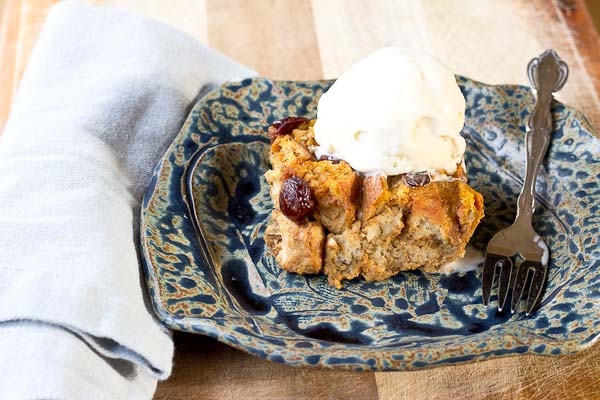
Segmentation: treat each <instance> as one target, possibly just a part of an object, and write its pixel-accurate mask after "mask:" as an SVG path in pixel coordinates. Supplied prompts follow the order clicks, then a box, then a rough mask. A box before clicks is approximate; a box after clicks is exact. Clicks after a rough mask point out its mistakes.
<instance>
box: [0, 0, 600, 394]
mask: <svg viewBox="0 0 600 400" xmlns="http://www.w3.org/2000/svg"><path fill="white" fill-rule="evenodd" d="M55 2H57V0H4V3H5V4H4V10H3V13H2V19H1V21H2V26H1V27H0V28H1V29H0V30H1V35H0V90H1V96H0V129H1V127H2V126H3V125H4V122H5V121H6V118H7V116H8V112H9V109H10V104H11V102H12V99H13V98H14V94H15V92H16V88H17V85H18V82H19V79H20V77H21V76H22V73H23V70H24V68H25V66H26V64H27V60H28V57H29V53H30V52H31V49H32V46H33V44H34V43H35V40H36V38H37V36H38V34H39V32H40V30H41V27H42V22H43V19H44V16H45V15H46V14H47V12H48V8H49V7H50V6H51V5H52V4H53V3H55ZM87 2H89V3H94V4H99V5H110V6H115V7H119V8H123V9H127V10H130V11H132V12H137V13H141V14H144V15H146V16H149V17H152V18H156V19H160V20H162V21H164V22H166V23H168V24H171V25H173V26H175V27H177V28H179V29H181V30H183V31H184V32H186V33H188V34H190V35H191V36H193V37H194V38H196V39H197V40H199V41H201V42H204V43H206V44H208V45H210V46H211V47H214V48H216V49H217V50H219V51H221V52H223V53H225V54H227V55H228V56H230V57H232V58H234V59H236V60H238V61H240V62H242V63H244V64H246V65H248V66H250V67H252V68H254V69H256V70H257V71H259V72H260V74H261V75H264V76H267V77H271V78H275V79H295V80H304V79H319V78H323V77H325V78H334V77H336V76H337V75H338V74H339V73H340V72H342V71H343V70H345V69H346V68H348V67H349V66H350V65H351V64H352V63H353V62H355V61H356V60H358V59H360V58H361V57H363V56H364V55H366V54H368V53H369V52H370V51H372V50H375V49H377V48H379V47H382V46H385V45H404V46H411V47H419V48H422V49H424V50H426V51H429V52H430V53H432V54H434V55H435V56H437V57H438V58H440V59H441V60H442V61H444V62H445V63H447V64H448V65H449V66H450V67H451V68H452V69H453V70H454V71H456V72H457V73H461V74H464V75H466V76H469V77H471V78H474V79H477V80H480V81H483V82H488V83H522V84H526V76H525V72H524V71H525V69H524V67H525V65H526V63H527V61H528V60H529V58H531V57H532V56H534V55H537V54H539V53H540V52H541V51H543V50H544V49H545V48H548V47H552V48H554V49H556V50H557V51H558V52H559V54H560V55H561V57H562V58H563V59H565V60H566V61H567V62H568V63H569V65H570V68H571V75H570V78H569V82H568V83H567V85H566V87H565V89H564V91H563V92H561V95H560V99H561V100H562V101H564V102H566V103H568V104H570V105H572V106H574V107H576V108H579V109H580V110H582V111H583V112H584V113H585V114H586V115H587V117H588V118H589V120H590V121H591V122H592V124H593V125H594V126H595V127H596V130H598V127H600V98H599V96H598V93H600V39H599V37H598V34H597V33H596V31H595V30H594V29H593V26H592V23H591V19H590V17H589V15H588V14H587V11H586V8H585V6H584V4H583V2H582V1H580V0H574V1H566V0H564V1H560V2H553V1H549V0H530V1H529V0H503V1H502V0H495V1H494V0H447V1H443V2H442V1H435V0H422V1H419V2H415V1H411V0H381V1H376V0H313V1H310V0H287V1H284V0H253V1H248V0H178V1H175V0H172V1H167V0H147V1H144V2H140V1H135V0H88V1H87ZM174 338H175V344H176V352H175V367H174V370H173V375H172V376H171V377H170V378H169V379H168V380H167V381H165V382H161V383H160V384H159V386H158V390H157V392H156V396H155V398H156V399H165V400H166V399H169V400H170V399H196V398H202V399H321V398H323V399H463V398H464V399H471V398H472V399H488V398H493V399H600V345H595V346H594V347H592V348H590V349H588V350H585V351H582V352H580V353H578V354H574V355H569V356H563V357H548V358H545V357H539V356H522V357H508V358H501V359H495V360H489V361H484V362H478V363H471V364H465V365H456V366H448V367H439V368H434V369H428V370H422V371H415V372H382V373H369V372H366V373H358V372H346V371H329V370H321V369H307V368H292V367H287V366H282V365H276V364H272V363H269V362H267V361H264V360H261V359H257V358H255V357H252V356H249V355H247V354H245V353H242V352H240V351H237V350H234V349H231V348H229V347H227V346H225V345H223V344H221V343H218V342H216V341H214V340H212V339H209V338H205V337H201V336H194V335H189V334H181V333H176V334H175V335H174Z"/></svg>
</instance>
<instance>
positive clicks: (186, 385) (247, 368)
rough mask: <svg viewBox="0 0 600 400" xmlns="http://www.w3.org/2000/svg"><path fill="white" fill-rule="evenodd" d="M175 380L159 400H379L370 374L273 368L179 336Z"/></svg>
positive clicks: (163, 386) (164, 386)
mask: <svg viewBox="0 0 600 400" xmlns="http://www.w3.org/2000/svg"><path fill="white" fill-rule="evenodd" d="M174 339H175V361H174V367H173V374H172V375H171V377H170V378H169V379H168V380H167V381H165V382H161V383H159V385H158V389H157V391H156V395H155V399H160V400H162V399H164V400H167V399H168V400H179V399H196V398H202V399H224V398H227V399H255V398H264V399H271V398H274V399H280V398H287V399H289V398H292V399H317V398H346V399H365V400H368V399H376V398H377V388H376V384H375V375H374V374H373V373H371V372H364V373H363V372H349V371H332V370H325V369H320V368H299V367H289V366H286V365H281V364H276V363H272V362H269V361H266V360H262V359H259V358H257V357H253V356H251V355H249V354H246V353H244V352H241V351H239V350H236V349H233V348H231V347H229V346H226V345H224V344H222V343H219V342H217V341H216V340H214V339H211V338H208V337H205V336H200V335H192V334H187V333H180V332H176V333H175V335H174Z"/></svg>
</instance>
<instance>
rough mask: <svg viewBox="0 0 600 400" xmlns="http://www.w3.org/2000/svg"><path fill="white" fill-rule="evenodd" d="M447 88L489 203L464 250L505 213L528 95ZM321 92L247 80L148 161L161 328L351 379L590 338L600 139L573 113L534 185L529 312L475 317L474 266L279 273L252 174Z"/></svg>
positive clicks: (594, 328)
mask: <svg viewBox="0 0 600 400" xmlns="http://www.w3.org/2000/svg"><path fill="white" fill-rule="evenodd" d="M458 82H459V85H460V86H461V89H462V91H463V93H464V95H465V98H466V100H467V112H466V124H465V128H464V131H463V135H464V136H465V138H466V140H467V153H466V164H467V168H468V172H469V177H470V184H471V185H472V186H473V187H474V188H475V189H477V190H478V191H480V192H481V193H482V194H483V196H484V199H485V205H486V217H485V219H484V220H483V222H482V224H481V225H480V227H479V228H478V230H477V231H476V234H475V236H474V238H473V240H472V243H474V244H475V246H477V247H480V248H483V247H485V244H486V243H487V240H488V239H489V238H490V237H491V235H492V234H493V233H494V232H496V231H497V230H499V229H500V228H501V227H505V226H507V225H509V224H510V223H511V222H512V220H513V218H514V216H515V205H516V199H517V195H518V191H519V189H520V187H521V184H522V176H523V174H524V170H525V162H524V158H525V149H524V144H523V138H524V124H523V121H526V119H527V117H528V115H529V113H530V112H531V110H532V105H533V97H532V94H531V91H530V90H529V89H528V88H525V87H521V86H488V85H484V84H481V83H477V82H474V81H471V80H469V79H466V78H460V77H459V78H458ZM331 83H332V82H331V81H314V82H285V81H282V82H273V81H269V80H267V79H250V80H244V81H242V82H237V83H229V84H226V85H224V86H222V87H221V88H219V89H217V90H216V91H214V92H212V93H211V94H209V95H208V96H206V97H205V98H203V99H202V100H200V102H198V104H196V106H195V107H194V109H193V110H192V112H191V114H190V116H189V117H188V119H187V121H186V122H185V124H184V126H183V128H182V130H181V132H180V133H179V134H178V136H177V137H176V139H175V140H174V142H173V144H172V145H171V147H170V148H169V149H168V151H167V152H166V154H165V155H164V157H163V158H162V160H161V161H160V163H159V164H158V165H157V167H156V170H155V173H154V178H153V180H152V182H151V185H150V187H149V188H148V192H147V193H146V196H145V198H144V202H143V207H142V227H141V243H142V251H143V256H144V257H143V258H144V270H145V276H146V282H147V286H148V290H149V293H150V298H151V300H152V305H153V307H154V310H155V312H156V315H157V316H158V318H159V319H160V320H161V321H162V322H164V324H166V325H167V326H168V327H170V328H172V329H176V330H182V331H187V332H196V333H201V334H205V335H209V336H211V337H214V338H216V339H218V340H220V341H222V342H224V343H227V344H229V345H231V346H234V347H236V348H238V349H242V350H245V351H247V352H249V353H251V354H254V355H257V356H260V357H264V358H267V359H269V360H271V361H276V362H281V363H286V364H291V365H318V366H324V367H332V368H333V367H336V368H337V367H340V368H348V369H357V370H364V369H370V370H389V369H417V368H421V367H426V366H434V365H443V364H449V363H456V362H467V361H471V360H475V359H485V358H490V357H498V356H504V355H510V354H523V353H534V354H544V355H555V354H564V353H571V352H575V351H578V350H580V349H583V348H585V347H587V346H589V345H591V344H592V343H593V342H594V341H595V340H596V339H597V338H598V336H599V334H600V244H599V243H598V238H599V237H600V235H599V233H600V232H599V231H600V186H599V182H600V140H598V139H596V138H595V137H594V136H593V135H592V133H591V132H592V129H591V127H590V125H589V124H588V122H587V121H586V119H585V118H584V117H583V116H582V115H581V114H580V113H579V112H577V111H575V110H573V109H571V108H568V107H566V106H564V105H562V104H559V103H555V104H554V105H553V116H554V120H555V129H554V131H553V140H552V142H551V144H550V148H549V151H548V155H547V159H546V161H545V163H544V165H543V167H542V171H541V173H540V176H539V177H538V186H537V191H538V195H537V204H538V209H537V212H536V216H535V217H534V225H535V229H536V231H538V232H539V233H540V234H542V235H543V236H544V239H545V240H546V241H547V243H548V245H549V246H550V249H551V254H552V260H551V264H550V269H549V278H548V284H547V289H546V292H545V297H544V300H543V302H542V304H541V308H540V309H539V310H538V311H537V312H536V313H535V314H534V315H532V316H530V317H525V315H524V313H516V314H514V315H513V314H510V312H506V311H505V312H498V311H497V310H496V308H495V307H484V306H483V305H482V304H481V289H480V271H474V272H468V273H461V274H452V275H447V276H445V275H426V274H423V273H420V272H407V273H401V274H399V275H397V276H395V277H393V278H391V279H389V280H387V281H384V282H371V283H367V282H364V281H362V280H359V279H356V280H353V281H350V282H346V283H345V284H344V289H343V290H337V289H334V288H331V287H329V286H328V285H327V283H326V279H325V278H324V277H323V276H298V275H294V274H289V273H287V272H284V271H282V270H281V269H280V268H279V267H278V266H277V265H276V263H275V261H274V259H273V258H271V257H270V256H269V255H268V254H267V252H266V251H265V244H264V240H263V231H264V228H265V226H266V222H267V220H268V217H269V213H270V210H271V206H272V205H271V201H270V199H269V195H268V186H267V184H266V182H265V179H264V177H263V174H264V172H265V171H266V169H267V168H268V153H269V140H268V138H267V137H266V129H267V127H268V126H269V125H270V124H271V123H272V122H273V121H275V120H277V119H280V118H283V117H286V116H290V115H299V116H305V117H307V118H314V117H315V114H316V104H317V100H318V98H319V96H320V95H321V94H322V93H323V91H325V90H326V89H327V88H328V87H329V86H330V85H331ZM197 232H200V234H198V233H197ZM494 300H495V299H494V298H493V299H492V301H494Z"/></svg>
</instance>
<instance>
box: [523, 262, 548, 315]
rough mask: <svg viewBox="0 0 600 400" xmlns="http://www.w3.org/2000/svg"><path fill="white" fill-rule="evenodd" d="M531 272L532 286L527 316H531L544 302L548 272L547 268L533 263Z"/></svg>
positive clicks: (528, 296)
mask: <svg viewBox="0 0 600 400" xmlns="http://www.w3.org/2000/svg"><path fill="white" fill-rule="evenodd" d="M532 264H533V265H532V268H531V272H533V276H532V277H531V286H530V289H529V294H528V295H527V311H526V315H529V314H531V313H532V312H533V310H534V309H535V308H536V307H537V306H538V304H540V302H541V301H542V292H543V291H544V283H545V282H546V272H547V271H548V269H547V266H545V265H542V264H539V263H532Z"/></svg>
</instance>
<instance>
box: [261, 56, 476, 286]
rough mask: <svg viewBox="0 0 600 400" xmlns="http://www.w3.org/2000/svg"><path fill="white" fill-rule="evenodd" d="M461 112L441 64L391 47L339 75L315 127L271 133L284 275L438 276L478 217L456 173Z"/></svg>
mask: <svg viewBox="0 0 600 400" xmlns="http://www.w3.org/2000/svg"><path fill="white" fill-rule="evenodd" d="M464 110H465V100H464V98H463V97H462V94H461V92H460V89H459V87H458V85H457V84H456V80H455V78H454V75H453V74H451V72H449V70H447V69H446V68H445V67H444V66H443V65H442V64H441V63H439V62H438V61H437V60H435V59H433V58H431V57H429V56H426V55H423V54H421V53H415V52H413V51H407V50H405V49H397V48H391V49H384V50H381V51H379V52H377V53H374V54H373V55H372V56H370V57H368V58H366V59H365V60H363V61H361V62H359V63H358V64H356V65H355V66H354V67H353V68H352V69H350V70H349V71H347V72H346V73H345V74H343V75H342V76H341V77H340V78H339V79H338V80H337V81H336V82H335V83H334V85H333V86H332V87H331V88H330V89H329V90H328V91H327V92H326V93H325V94H323V95H322V96H321V98H320V100H319V105H318V112H317V119H316V120H312V121H309V120H307V119H304V118H301V117H288V118H285V119H283V120H280V121H276V122H275V123H274V124H273V125H272V126H271V127H269V135H270V137H271V152H270V162H271V169H270V170H269V171H268V172H267V173H266V179H267V182H268V183H269V185H270V194H271V199H272V200H273V206H274V209H273V212H272V216H271V220H270V222H269V225H268V227H267V229H266V233H265V235H266V236H265V239H266V243H267V245H268V247H269V248H270V249H271V251H272V253H273V255H274V256H275V258H276V260H277V262H278V264H279V265H280V266H281V268H283V269H285V270H287V271H290V272H294V273H298V274H317V273H323V274H325V275H326V276H327V278H328V282H329V283H330V284H331V285H332V286H335V287H337V288H341V287H342V281H343V280H348V279H353V278H356V277H362V278H364V279H365V280H367V281H379V280H383V279H387V278H389V277H390V276H393V275H395V274H397V273H398V272H400V271H407V270H415V269H421V270H423V271H426V272H441V271H444V272H446V269H447V268H446V266H447V265H448V264H449V263H452V262H453V261H455V260H457V259H459V258H461V257H463V256H464V254H465V248H466V245H467V243H468V241H469V239H470V238H471V236H472V234H473V232H474V230H475V228H476V227H477V225H478V223H479V221H480V220H481V218H482V217H483V198H482V196H481V195H480V194H479V193H477V192H476V191H475V190H473V189H472V188H471V187H469V186H468V184H467V179H466V178H467V177H466V172H465V168H464V160H463V154H464V150H465V146H466V144H465V140H464V138H462V136H461V135H460V132H461V130H462V127H463V124H464Z"/></svg>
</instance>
